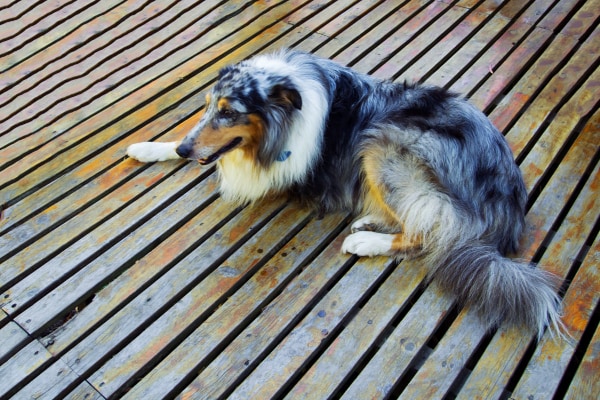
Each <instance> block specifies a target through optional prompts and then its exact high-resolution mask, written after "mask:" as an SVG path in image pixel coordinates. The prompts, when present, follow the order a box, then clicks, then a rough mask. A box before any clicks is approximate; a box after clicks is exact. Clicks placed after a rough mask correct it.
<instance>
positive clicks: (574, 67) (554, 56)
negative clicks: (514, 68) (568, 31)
mask: <svg viewBox="0 0 600 400" xmlns="http://www.w3.org/2000/svg"><path fill="white" fill-rule="evenodd" d="M599 41H600V28H596V29H595V30H594V32H593V34H592V35H591V36H590V38H589V40H587V41H586V42H585V43H583V44H582V46H581V47H580V48H579V49H577V51H576V53H575V54H573V55H572V56H571V57H570V58H569V60H568V61H567V64H566V65H565V66H564V67H562V68H561V69H560V70H559V71H555V69H554V67H556V66H558V64H557V63H556V61H562V57H563V56H561V55H560V54H561V53H560V51H561V49H562V50H563V53H562V54H563V55H564V54H566V53H567V52H568V51H569V50H571V48H572V47H573V45H575V44H576V43H574V42H573V41H572V40H571V39H570V38H569V37H564V36H562V37H561V36H559V37H558V38H557V40H556V41H555V42H554V43H553V45H551V46H550V47H549V49H548V51H547V52H546V53H544V54H543V55H542V56H541V57H540V58H539V60H538V62H537V63H535V64H534V66H533V68H532V69H531V70H530V71H531V73H527V74H525V75H524V77H523V78H522V79H521V80H520V81H519V82H518V83H517V84H516V85H515V87H514V88H513V89H512V90H511V91H510V92H509V93H508V94H507V95H506V97H505V98H504V99H502V101H501V102H500V103H499V104H498V106H497V107H496V108H495V109H494V111H493V112H492V113H491V114H490V118H491V119H492V121H494V124H496V126H498V127H499V128H500V129H505V128H506V126H508V125H509V123H510V122H511V121H512V119H514V118H515V116H516V115H519V120H518V121H517V122H516V123H515V124H514V125H513V126H512V127H511V131H510V132H507V133H506V136H507V139H508V140H509V141H510V142H511V147H512V149H513V151H514V152H520V151H521V150H522V149H523V148H525V147H526V145H527V143H528V142H530V141H531V138H532V136H533V135H534V134H535V133H536V131H537V130H538V129H539V128H540V126H542V124H543V123H544V121H545V120H546V119H547V118H548V116H549V115H550V114H551V113H552V112H554V111H555V109H556V107H557V106H558V105H559V104H560V103H561V102H562V101H563V99H565V98H566V96H567V95H568V94H569V92H570V91H571V90H572V89H573V87H574V86H575V85H576V83H577V81H578V80H580V79H581V77H582V76H583V75H584V74H585V71H586V70H588V69H593V65H594V62H595V60H596V59H597V54H598V53H597V52H598V51H600V48H599V46H600V45H599V44H598V42H599ZM548 78H550V81H548V83H546V84H545V86H544V87H543V88H540V86H538V85H541V84H542V83H544V82H545V81H546V80H547V79H548ZM540 89H541V90H540ZM536 92H539V93H537V94H536ZM534 95H535V96H534ZM527 103H531V104H529V105H528V107H527V108H526V109H525V110H524V111H523V107H524V106H525V105H527Z"/></svg>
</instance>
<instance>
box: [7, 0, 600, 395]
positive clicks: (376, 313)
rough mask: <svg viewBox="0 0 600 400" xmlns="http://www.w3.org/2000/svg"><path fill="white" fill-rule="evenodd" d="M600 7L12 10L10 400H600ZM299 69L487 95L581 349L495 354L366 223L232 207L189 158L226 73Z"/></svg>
mask: <svg viewBox="0 0 600 400" xmlns="http://www.w3.org/2000/svg"><path fill="white" fill-rule="evenodd" d="M599 4H600V0H564V1H548V0H532V1H527V2H523V1H519V0H505V1H497V0H483V1H480V0H459V1H451V0H435V1H431V0H407V1H398V2H392V1H382V0H368V1H356V0H341V1H331V0H290V1H282V0H265V1H253V0H236V1H229V2H221V1H217V0H210V1H198V0H196V1H182V0H172V1H166V2H159V3H157V2H154V1H141V2H140V1H130V0H108V1H104V2H90V1H63V2H59V1H45V2H39V1H30V0H23V1H18V2H15V1H12V0H7V1H4V2H0V308H1V311H0V374H1V376H2V381H1V382H0V397H3V398H4V397H7V398H18V399H22V398H23V399H27V398H36V399H56V398H61V399H63V398H64V399H78V400H79V399H82V398H88V399H103V398H130V399H139V398H144V397H145V398H149V399H152V398H161V397H165V396H166V397H168V398H179V399H190V398H218V397H231V398H240V399H241V398H244V399H245V398H287V399H297V398H306V399H323V398H345V399H358V398H360V399H362V398H388V397H389V398H392V397H393V398H411V399H421V398H455V397H456V398H460V399H483V398H506V397H512V398H525V399H526V398H530V397H531V396H533V397H535V398H551V397H552V396H554V395H555V394H556V393H558V394H560V395H562V394H563V393H564V394H565V395H566V397H567V398H573V399H579V398H594V397H593V396H594V395H595V394H596V392H597V391H598V387H597V386H598V385H597V383H596V381H597V379H594V378H595V377H596V376H597V375H598V362H597V359H598V357H597V353H598V351H597V350H598V336H599V334H598V322H599V321H598V319H599V318H598V312H597V308H598V293H599V288H598V287H597V282H598V279H597V278H598V277H597V274H598V270H599V269H598V268H599V266H600V264H599V261H598V218H599V216H600V207H599V205H598V187H599V185H600V182H599V179H600V172H599V171H600V150H599V145H600V137H599V136H598V135H599V133H598V132H600V119H599V118H600V112H599V111H598V110H599V107H600V103H599V101H598V99H600V94H599V89H598V88H599V87H600V85H599V83H598V82H599V81H600V77H599V76H598V66H599V63H598V54H599V53H600V52H599V49H598V43H600V41H599V40H598V39H599V38H598V35H599V34H600V33H599V32H600V30H599V28H598V13H597V10H598V6H599ZM282 47H293V48H296V49H299V50H304V51H308V52H311V53H316V54H317V55H320V56H322V57H327V58H332V59H334V60H335V61H337V62H339V63H341V64H344V65H348V66H351V67H353V68H355V69H357V70H359V71H361V72H364V73H371V74H374V75H375V76H377V77H382V78H390V79H393V80H397V81H403V80H404V79H408V80H412V81H414V80H420V81H424V82H425V83H428V84H436V85H442V86H445V87H447V88H449V89H450V90H453V91H457V92H460V93H462V94H464V95H466V96H467V97H468V98H470V100H471V101H472V102H473V103H474V104H475V106H476V107H479V108H481V109H483V110H484V112H485V113H487V114H489V116H490V118H491V120H492V121H493V122H494V123H495V124H496V126H497V127H498V128H499V129H500V130H501V131H502V132H503V133H504V134H505V135H506V138H507V140H508V142H509V145H510V146H511V147H512V149H513V151H514V153H515V155H516V157H517V162H518V164H519V165H520V168H521V170H522V172H523V175H524V178H525V181H526V183H527V187H528V189H529V195H530V199H529V202H528V210H527V217H526V218H527V228H526V232H525V235H524V236H523V239H522V250H521V251H520V252H519V253H518V254H515V255H514V256H515V257H519V258H524V259H526V260H529V259H534V260H536V261H538V262H539V268H544V269H546V270H549V271H552V272H553V273H555V274H557V275H558V276H559V278H560V279H562V280H565V279H566V278H568V281H566V282H565V283H564V287H565V288H567V290H566V292H565V293H564V307H565V310H564V318H563V321H564V323H565V325H566V326H567V328H568V329H569V333H570V334H571V335H572V337H573V340H572V341H570V342H569V341H555V340H553V339H552V337H551V335H549V333H546V334H545V335H544V337H543V338H542V339H541V341H540V342H539V343H537V342H535V341H534V340H533V337H532V335H531V334H530V333H528V332H526V331H524V330H523V329H521V328H519V327H508V326H501V327H500V328H498V329H496V330H494V331H492V332H491V333H490V334H488V333H487V332H486V331H485V329H484V327H483V326H482V325H481V324H480V321H479V319H478V318H477V317H476V316H474V315H473V314H472V313H471V312H470V311H469V310H468V309H461V308H460V307H459V306H458V305H457V304H455V302H454V299H453V298H452V297H451V296H449V295H448V294H446V293H443V292H441V291H440V290H438V288H437V287H436V286H435V285H434V284H430V283H428V282H427V280H426V276H425V275H426V270H427V268H426V266H425V265H423V264H422V260H419V259H415V260H411V261H406V260H401V261H400V260H399V262H394V261H392V260H389V259H386V258H381V257H377V258H372V259H358V258H356V257H353V256H348V255H344V254H341V253H340V251H339V250H340V246H341V243H342V241H343V240H344V238H345V236H346V235H347V234H348V232H349V228H348V226H349V224H350V218H351V217H350V216H348V215H346V214H343V213H342V214H332V215H328V216H325V217H324V218H320V216H318V215H313V214H312V212H311V211H310V210H307V209H304V208H302V207H300V206H298V205H297V204H295V203H293V202H288V199H286V198H268V199H265V200H264V201H261V202H258V203H256V204H251V205H247V206H244V207H237V206H232V205H231V204H228V203H226V202H225V201H223V200H222V199H221V198H220V197H219V195H218V192H217V185H218V180H217V174H215V173H214V170H213V169H211V168H210V167H208V168H206V167H201V166H199V165H197V163H194V162H184V161H172V162H165V163H156V164H150V165H147V164H141V163H138V162H135V161H133V160H130V159H127V158H126V156H125V149H126V148H127V146H128V145H130V144H132V143H136V142H141V141H174V140H178V139H179V138H181V137H182V136H183V135H185V134H186V133H187V132H188V131H189V130H190V129H192V127H193V126H194V125H195V124H196V122H197V121H198V120H199V118H201V116H202V113H203V108H204V106H205V104H204V97H205V93H206V91H207V90H209V88H210V86H211V85H212V84H213V82H214V81H215V78H216V77H217V75H218V72H219V70H220V69H221V68H222V67H223V66H225V65H227V64H230V63H235V62H238V61H240V60H243V59H245V58H248V57H251V56H253V55H255V54H258V53H262V52H266V51H271V50H276V49H279V48H282Z"/></svg>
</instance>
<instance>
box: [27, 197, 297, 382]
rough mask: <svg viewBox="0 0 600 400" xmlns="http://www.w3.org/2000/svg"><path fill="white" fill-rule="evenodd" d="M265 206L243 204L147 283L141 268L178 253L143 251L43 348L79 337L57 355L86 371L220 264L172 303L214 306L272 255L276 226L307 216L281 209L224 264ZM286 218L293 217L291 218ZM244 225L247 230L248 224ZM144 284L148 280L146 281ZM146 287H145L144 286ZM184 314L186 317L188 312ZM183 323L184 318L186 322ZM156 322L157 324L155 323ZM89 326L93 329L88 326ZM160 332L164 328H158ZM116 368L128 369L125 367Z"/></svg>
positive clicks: (155, 267) (155, 266)
mask: <svg viewBox="0 0 600 400" xmlns="http://www.w3.org/2000/svg"><path fill="white" fill-rule="evenodd" d="M270 207H272V206H266V207H264V208H263V209H262V211H261V210H260V209H259V210H252V209H250V208H247V209H245V210H244V211H243V212H242V213H240V214H239V215H238V217H236V218H233V219H232V220H231V221H229V222H228V223H227V224H226V225H224V226H223V228H222V229H220V230H218V231H216V232H215V233H214V234H213V235H212V236H210V237H209V238H207V240H206V241H205V242H202V243H201V244H200V246H199V247H197V248H196V249H194V251H192V252H191V253H190V254H188V255H187V256H186V257H185V258H184V259H183V260H181V261H180V262H178V263H177V264H176V265H175V266H173V268H171V269H170V270H169V271H167V272H166V273H165V274H163V275H162V276H160V277H159V279H158V280H156V281H154V282H152V281H153V279H152V276H147V275H146V271H147V270H148V272H149V274H157V273H158V272H159V271H160V270H161V269H163V268H164V265H165V263H166V262H169V258H175V257H177V254H168V253H167V254H165V255H159V254H158V251H155V252H151V253H148V255H147V256H146V257H144V258H142V259H140V260H139V261H138V262H137V263H136V264H135V265H133V266H132V267H131V268H129V269H128V270H127V272H126V273H125V274H123V275H121V278H120V279H119V280H115V281H112V282H110V283H109V284H108V285H107V286H106V287H104V288H102V289H101V290H100V291H99V292H98V293H96V295H95V298H94V301H92V303H91V304H90V305H88V306H87V307H86V308H84V309H83V310H82V311H81V312H80V313H79V314H77V316H76V318H73V319H71V320H70V321H69V322H68V323H67V324H66V325H64V326H63V327H61V329H60V330H58V331H56V332H54V333H53V334H52V335H50V336H49V337H47V338H46V339H45V340H44V341H45V343H46V344H47V348H48V350H50V351H52V352H54V353H57V352H61V351H64V349H65V348H67V347H71V346H72V345H73V342H78V341H80V340H81V338H82V337H83V340H82V341H81V342H80V343H78V344H77V345H76V346H75V347H73V348H72V349H70V350H69V351H67V353H66V354H64V355H63V356H62V357H61V359H62V360H63V361H65V362H66V363H67V364H68V365H69V366H70V367H71V368H72V369H73V370H74V371H75V372H76V373H77V374H78V375H85V376H87V375H89V374H90V373H91V372H93V371H95V370H96V368H97V367H96V364H97V363H98V362H99V361H101V360H103V359H104V358H105V355H106V354H108V353H111V352H112V351H114V349H115V348H117V349H118V348H120V347H122V346H123V345H124V344H126V343H129V342H130V341H131V340H132V338H133V336H132V334H133V333H134V332H135V331H136V330H140V329H141V327H144V326H145V325H149V324H150V323H152V321H154V320H155V319H157V318H158V317H159V316H160V315H163V316H164V317H163V318H168V317H169V315H170V314H169V313H164V312H161V313H160V314H158V315H157V312H159V311H160V310H161V309H164V308H165V306H166V305H168V304H169V303H173V302H174V300H173V299H174V298H176V297H177V296H179V293H180V292H181V291H182V290H184V291H187V290H189V288H188V286H189V285H190V284H191V283H193V282H195V281H196V280H198V277H199V276H202V275H203V274H206V271H211V270H213V269H215V268H216V267H217V266H218V265H222V267H221V268H220V269H216V270H215V272H213V274H212V276H213V278H210V276H209V278H205V280H203V281H202V282H206V283H202V282H200V284H199V285H198V288H197V289H196V290H195V291H192V292H189V293H188V295H187V296H186V297H185V298H184V300H180V302H179V303H176V304H175V305H174V306H173V310H175V312H176V315H179V316H181V315H180V312H184V313H187V312H191V313H192V314H193V315H202V313H203V312H206V310H207V309H210V308H211V307H214V305H213V303H214V302H215V301H218V300H219V299H220V298H221V297H222V296H224V295H225V294H226V292H227V290H228V289H229V288H230V287H231V286H233V285H235V284H236V282H237V281H238V280H239V279H241V278H242V276H241V275H242V272H243V269H244V268H246V269H248V268H252V267H253V266H254V265H255V264H256V263H258V262H260V260H261V259H262V258H263V257H267V256H268V255H270V254H271V252H272V249H273V248H276V247H277V245H278V243H279V241H280V240H281V238H282V235H283V236H285V232H283V231H282V229H281V226H282V224H283V226H286V227H287V228H288V229H289V230H290V231H293V229H294V226H295V225H296V224H297V223H299V222H297V221H301V220H302V218H303V217H306V216H307V215H308V214H307V213H306V211H304V210H300V209H298V208H294V207H289V208H286V209H284V212H282V213H281V214H280V215H278V216H276V217H275V218H274V219H273V221H270V222H269V223H268V224H267V225H266V226H265V227H264V228H263V229H261V230H260V231H258V233H257V234H256V235H255V236H254V237H252V238H251V239H250V241H248V243H247V244H246V247H244V249H245V250H246V251H247V250H248V249H249V246H253V247H250V248H251V249H252V250H253V251H252V252H251V253H245V252H244V251H241V250H238V251H237V252H236V253H234V254H233V255H232V256H230V257H229V258H228V259H227V260H226V262H227V263H228V264H225V265H224V264H223V260H221V258H222V256H223V254H226V253H227V252H228V251H229V249H231V247H232V245H233V244H234V243H235V242H236V241H237V240H239V239H241V238H243V235H244V230H245V228H247V227H248V224H252V223H260V221H261V219H262V218H264V217H265V216H266V215H268V214H269V211H270V210H272V209H271V208H270ZM261 214H262V215H261ZM249 215H255V216H256V217H257V218H255V219H250V218H249ZM261 217H262V218H261ZM290 221H293V222H292V223H290ZM286 224H287V225H286ZM274 226H275V227H277V226H279V227H280V229H275V228H273V227H274ZM248 229H251V227H250V228H248ZM190 233H191V234H192V233H193V232H190ZM263 240H264V242H263ZM161 250H164V248H161ZM155 257H158V259H155ZM228 265H231V267H228ZM236 272H239V274H236ZM215 280H216V285H215ZM147 283H151V284H150V285H149V286H148V284H147ZM145 286H147V287H146V288H145V289H144V287H145ZM140 291H141V292H140ZM137 292H139V293H137ZM132 294H136V296H135V297H133V298H132ZM190 302H191V303H193V304H195V305H196V308H186V307H182V306H184V305H189V304H191V303H190ZM178 304H179V305H178ZM173 310H172V311H173ZM115 311H118V312H116V314H115V315H113V316H112V317H111V318H110V319H108V320H107V321H106V322H104V323H102V324H101V325H100V326H97V325H98V323H99V322H102V321H103V320H104V319H106V316H107V315H109V314H112V313H114V312H115ZM173 316H174V315H173ZM184 318H185V317H184ZM188 318H191V316H189V317H188ZM171 322H172V323H173V324H174V328H173V329H176V330H179V329H185V328H186V327H187V325H186V324H185V323H181V324H180V323H179V322H180V321H177V320H176V319H175V320H171ZM187 322H188V323H189V321H187ZM160 325H161V324H160V323H158V325H154V326H160ZM171 327H172V326H171ZM92 328H93V330H90V329H92ZM159 331H160V332H162V333H164V331H163V330H159ZM147 332H148V334H149V335H151V337H154V336H153V335H154V334H155V333H157V332H155V331H153V330H152V329H150V330H148V331H147ZM160 343H161V339H160V337H159V339H158V343H157V344H158V346H157V348H156V349H155V350H160V348H161V347H162V346H164V345H166V344H167V343H165V342H163V343H162V346H161V345H160ZM155 355H156V353H154V352H153V351H152V348H150V349H148V352H147V353H138V354H137V357H141V358H142V360H145V359H146V357H150V358H152V357H154V356H155ZM136 360H137V358H135V357H134V358H133V359H131V360H129V362H130V363H131V362H135V361H136ZM121 371H122V372H123V373H127V369H126V368H124V369H122V370H121ZM136 372H137V371H136V369H130V370H129V373H132V374H133V373H136ZM47 380H48V375H47V374H46V372H45V371H44V372H43V373H42V374H41V375H40V376H38V377H36V379H35V380H34V382H36V384H38V385H44V382H46V381H47ZM66 383H68V382H66ZM66 383H65V384H66ZM108 387H110V385H108ZM64 389H65V387H63V388H62V390H64Z"/></svg>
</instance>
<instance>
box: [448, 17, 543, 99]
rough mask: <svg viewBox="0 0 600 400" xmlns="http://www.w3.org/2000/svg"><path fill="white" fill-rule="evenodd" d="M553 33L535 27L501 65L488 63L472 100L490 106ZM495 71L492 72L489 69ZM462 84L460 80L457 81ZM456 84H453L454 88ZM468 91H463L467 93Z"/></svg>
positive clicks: (535, 55) (523, 69)
mask: <svg viewBox="0 0 600 400" xmlns="http://www.w3.org/2000/svg"><path fill="white" fill-rule="evenodd" d="M551 37H552V34H551V33H550V32H549V31H547V30H545V29H539V28H537V27H536V28H534V29H533V31H532V33H531V34H530V35H528V36H527V40H525V41H524V42H523V43H521V44H520V45H519V46H518V47H516V48H515V49H514V51H513V52H511V53H510V54H509V56H508V57H507V58H506V59H505V60H502V63H501V64H500V65H499V66H496V67H494V66H492V65H491V64H488V65H487V66H486V67H487V69H488V74H487V79H486V80H485V82H484V83H483V84H482V85H481V86H480V87H479V88H478V89H477V90H476V91H475V92H474V93H473V94H472V95H471V96H470V100H471V102H473V103H474V104H475V105H477V107H478V108H480V109H482V110H485V109H486V108H488V107H489V106H490V105H491V104H492V103H493V102H494V101H496V99H497V98H498V96H500V94H501V93H502V92H503V91H506V90H507V88H508V87H510V86H511V85H512V83H513V81H514V80H515V78H517V77H518V76H519V75H520V74H521V73H523V72H524V71H525V68H526V67H527V65H528V64H529V63H531V62H532V61H533V60H534V59H535V58H536V57H537V55H538V52H539V51H540V49H541V48H542V47H543V46H544V45H545V44H546V43H547V42H548V40H550V38H551ZM490 70H491V71H493V73H490V72H489V71H490ZM457 83H458V84H460V82H457ZM454 87H455V85H452V87H451V88H452V89H453V90H454ZM465 92H466V91H462V93H465Z"/></svg>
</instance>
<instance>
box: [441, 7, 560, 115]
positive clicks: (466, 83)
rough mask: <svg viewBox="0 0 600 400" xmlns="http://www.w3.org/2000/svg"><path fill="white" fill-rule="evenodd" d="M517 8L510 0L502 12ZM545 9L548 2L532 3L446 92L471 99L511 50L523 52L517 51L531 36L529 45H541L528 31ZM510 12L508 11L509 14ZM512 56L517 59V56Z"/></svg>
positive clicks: (535, 33) (537, 37)
mask: <svg viewBox="0 0 600 400" xmlns="http://www.w3.org/2000/svg"><path fill="white" fill-rule="evenodd" d="M521 5H522V2H520V1H518V0H516V1H512V2H510V3H509V4H508V5H507V8H506V10H512V8H513V7H521ZM547 8H548V2H547V1H546V0H536V1H534V2H533V3H531V4H529V5H528V7H527V9H526V10H525V11H524V12H523V13H522V14H520V15H519V17H518V18H517V19H516V20H514V21H511V24H510V25H509V27H508V28H507V29H505V31H504V32H503V33H502V35H501V36H500V37H498V38H497V39H495V40H494V41H493V42H492V43H490V45H489V47H488V48H486V50H485V52H484V53H483V54H481V55H480V56H479V57H478V58H477V59H475V60H474V61H473V62H471V63H470V65H469V66H468V68H467V69H466V70H463V71H462V73H461V75H460V78H458V79H456V80H454V81H452V82H451V85H450V89H451V90H453V91H455V92H458V93H463V94H466V95H469V96H472V94H473V92H474V91H475V89H477V88H478V87H479V86H480V82H481V81H482V80H483V79H486V80H487V79H488V78H489V77H490V76H491V75H493V74H494V73H495V72H496V70H497V69H498V68H500V66H501V65H502V64H503V62H504V59H505V58H506V57H507V55H509V56H510V54H512V53H513V52H515V51H518V52H521V53H523V52H525V53H526V51H525V50H526V49H520V47H521V43H522V42H523V41H525V42H529V41H532V37H530V36H531V34H534V36H533V42H534V43H533V45H535V44H536V43H537V45H538V46H539V42H540V41H541V42H542V43H543V39H544V38H543V37H542V38H540V37H539V35H540V32H535V31H532V29H533V26H534V25H535V24H536V23H537V22H538V21H539V19H540V18H541V16H542V15H544V12H545V11H546V9H547ZM503 10H504V8H503ZM501 12H502V11H501ZM512 12H513V11H509V13H512ZM534 47H535V46H534ZM513 57H514V58H516V59H518V58H519V55H518V54H517V55H515V56H513ZM510 62H512V60H511V61H509V65H510ZM474 78H475V79H474ZM484 104H485V102H481V103H478V106H479V107H483V105H484Z"/></svg>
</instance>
